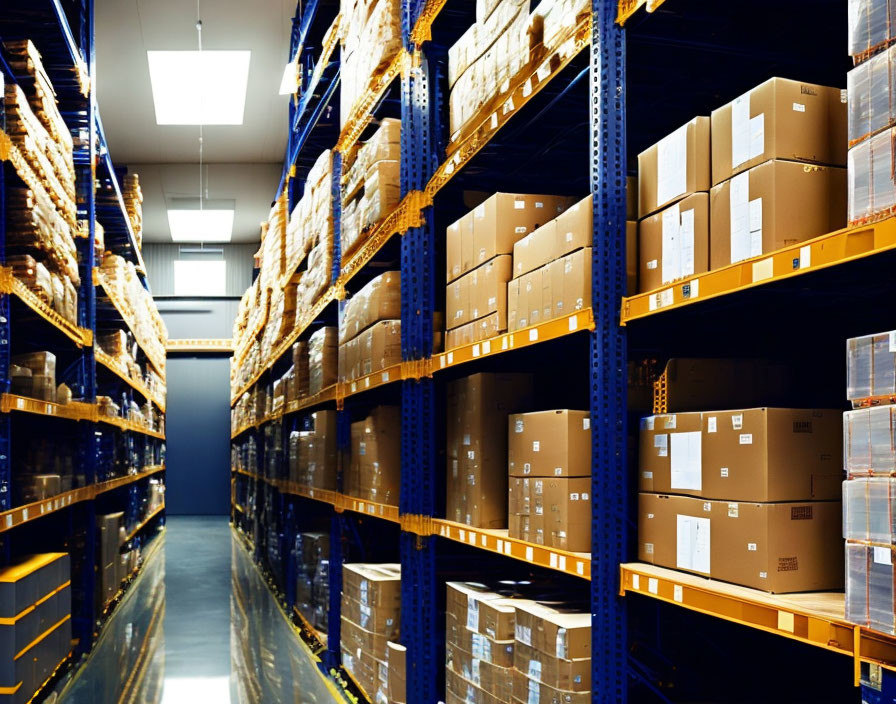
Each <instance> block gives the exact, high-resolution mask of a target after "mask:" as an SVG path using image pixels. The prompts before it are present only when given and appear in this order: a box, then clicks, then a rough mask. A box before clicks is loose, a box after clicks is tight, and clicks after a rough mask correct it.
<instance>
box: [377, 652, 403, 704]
mask: <svg viewBox="0 0 896 704" xmlns="http://www.w3.org/2000/svg"><path fill="white" fill-rule="evenodd" d="M378 670H379V678H378V682H377V691H376V701H377V702H385V703H388V704H405V702H406V701H407V648H405V647H404V646H403V645H401V644H400V643H395V642H393V641H389V642H388V643H386V661H385V662H381V663H379V668H378Z"/></svg>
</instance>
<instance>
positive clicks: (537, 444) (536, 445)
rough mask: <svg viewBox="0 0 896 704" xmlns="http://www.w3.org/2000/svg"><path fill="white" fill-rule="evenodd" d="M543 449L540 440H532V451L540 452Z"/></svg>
mask: <svg viewBox="0 0 896 704" xmlns="http://www.w3.org/2000/svg"><path fill="white" fill-rule="evenodd" d="M540 450H541V442H540V441H538V440H533V441H532V452H539V451H540Z"/></svg>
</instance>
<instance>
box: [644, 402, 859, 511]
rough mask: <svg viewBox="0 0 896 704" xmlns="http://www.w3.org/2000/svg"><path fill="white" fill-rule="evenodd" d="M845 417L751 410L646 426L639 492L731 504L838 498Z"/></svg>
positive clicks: (651, 421) (678, 417)
mask: <svg viewBox="0 0 896 704" xmlns="http://www.w3.org/2000/svg"><path fill="white" fill-rule="evenodd" d="M840 419H841V413H840V412H839V411H835V410H804V409H792V408H748V409H742V410H729V411H706V412H690V413H674V414H667V415H657V416H649V417H647V418H644V419H642V420H641V437H640V447H639V451H638V457H639V472H638V480H639V484H638V488H639V490H640V491H645V492H654V493H661V494H665V493H669V492H674V493H679V494H688V495H690V496H698V497H703V498H709V499H724V500H727V501H754V502H759V501H805V500H813V501H825V500H835V499H839V498H840V493H841V491H840V482H841V480H842V470H841V466H840V457H841V455H842V449H841V448H842V446H841V434H840V433H839V432H838V431H839V427H840V422H841V421H840Z"/></svg>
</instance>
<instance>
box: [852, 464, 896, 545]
mask: <svg viewBox="0 0 896 704" xmlns="http://www.w3.org/2000/svg"><path fill="white" fill-rule="evenodd" d="M894 490H896V479H894V478H893V477H853V478H850V479H848V480H847V481H845V482H843V537H844V538H846V539H847V540H856V541H865V542H870V543H878V544H880V545H893V544H896V511H894V509H896V493H894Z"/></svg>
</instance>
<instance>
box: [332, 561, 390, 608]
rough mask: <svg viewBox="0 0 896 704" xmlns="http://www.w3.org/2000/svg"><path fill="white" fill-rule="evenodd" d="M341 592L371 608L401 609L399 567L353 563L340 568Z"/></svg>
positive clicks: (384, 563)
mask: <svg viewBox="0 0 896 704" xmlns="http://www.w3.org/2000/svg"><path fill="white" fill-rule="evenodd" d="M342 591H343V593H344V594H348V595H349V596H351V597H352V598H353V599H355V600H357V601H359V602H360V603H361V604H363V605H364V606H367V607H371V608H380V607H393V606H396V605H397V606H398V608H401V565H400V564H398V563H392V562H383V563H364V562H353V563H347V564H344V565H343V566H342Z"/></svg>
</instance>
